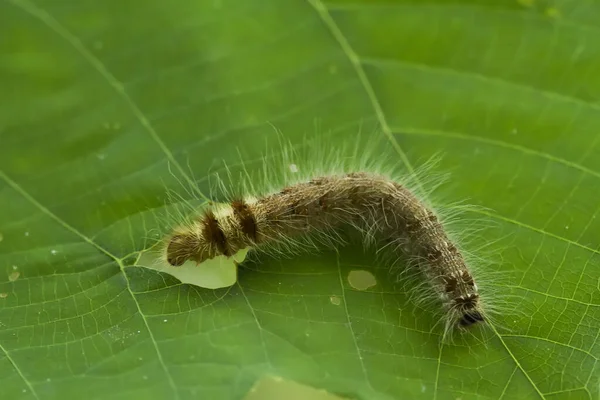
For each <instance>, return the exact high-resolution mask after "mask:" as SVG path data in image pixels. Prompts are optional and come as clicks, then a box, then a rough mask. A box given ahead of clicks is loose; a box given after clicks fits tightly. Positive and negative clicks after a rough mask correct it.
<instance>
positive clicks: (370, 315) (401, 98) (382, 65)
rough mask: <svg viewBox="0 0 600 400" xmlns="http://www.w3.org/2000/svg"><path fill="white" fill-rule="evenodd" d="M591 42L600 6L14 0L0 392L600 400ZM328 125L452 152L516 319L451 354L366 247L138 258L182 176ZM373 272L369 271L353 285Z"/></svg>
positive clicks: (596, 123) (1, 262)
mask: <svg viewBox="0 0 600 400" xmlns="http://www.w3.org/2000/svg"><path fill="white" fill-rule="evenodd" d="M599 35H600V3H599V2H598V1H595V0H590V1H580V0H577V1H575V0H572V1H569V0H563V1H557V2H545V1H541V0H531V1H525V0H521V1H509V0H480V1H477V0H471V1H468V0H464V1H442V0H438V1H432V0H428V1H409V0H405V1H391V0H390V1H383V0H382V1H366V0H365V1H358V0H345V1H337V0H335V1H334V0H331V1H328V2H325V3H323V2H321V1H319V0H311V1H299V0H298V1H286V2H283V1H278V0H270V1H263V0H260V1H259V0H256V1H238V0H229V1H226V0H213V1H208V0H206V1H195V2H192V1H184V0H174V1H171V2H164V1H158V0H148V1H144V2H141V1H135V0H128V1H117V0H105V1H101V2H99V1H80V2H74V1H67V0H62V1H52V2H50V1H41V0H37V1H30V0H2V2H1V3H0V38H1V39H0V87H1V88H2V90H1V93H2V96H3V98H4V101H3V105H2V108H1V109H0V209H1V210H2V212H1V213H0V238H1V240H0V267H1V268H2V269H3V271H4V275H2V277H0V346H1V349H0V376H1V377H2V384H1V385H0V394H1V397H2V398H7V399H9V398H10V399H16V398H19V399H60V398H71V397H81V396H83V395H85V396H86V397H88V398H114V399H120V398H123V399H125V398H127V399H129V398H132V397H133V398H145V399H160V398H175V399H190V398H207V399H240V398H242V397H243V396H244V395H245V393H246V392H248V390H249V389H250V388H251V387H252V385H253V384H254V383H255V382H256V381H257V380H258V379H260V378H261V377H263V376H265V375H266V374H271V375H278V376H282V377H284V378H286V379H291V380H295V381H297V382H301V383H303V384H308V385H311V386H314V387H318V388H324V389H326V390H329V391H331V392H334V393H338V394H343V395H348V396H359V397H361V398H365V399H367V398H368V399H396V398H411V399H420V398H423V399H430V398H437V399H456V398H463V399H475V398H481V399H501V398H506V399H521V398H523V399H526V398H546V399H598V398H599V397H600V389H599V387H600V365H599V363H598V359H599V357H600V342H599V340H598V338H599V335H600V333H599V332H600V255H599V253H600V251H599V250H598V249H599V246H598V242H599V238H600V218H599V217H598V215H599V214H600V208H599V206H598V187H600V186H599V180H600V172H599V171H600V157H597V156H596V153H597V152H598V150H599V146H600V112H599V111H600V103H599V100H600V74H599V73H598V71H600V42H599V41H598V39H597V38H598V37H599ZM315 121H318V125H319V128H318V129H319V130H321V131H330V132H332V138H334V139H332V140H334V141H333V142H332V143H331V145H332V147H335V146H337V145H341V144H342V143H344V142H348V141H350V142H352V141H353V140H355V138H356V135H357V132H358V130H359V128H360V127H365V126H370V125H369V124H373V125H378V126H380V128H381V129H380V131H378V133H377V135H378V136H380V138H379V139H383V140H385V141H387V142H388V145H389V147H390V149H393V151H394V152H395V153H396V154H397V157H398V162H399V163H403V164H404V165H405V166H406V167H407V168H410V167H411V166H414V165H417V164H418V162H419V161H420V160H423V159H427V158H428V157H430V156H431V155H432V154H434V153H436V152H442V153H443V154H444V159H443V162H442V165H441V166H440V167H441V168H442V169H447V170H449V171H451V172H452V185H451V188H450V189H447V191H446V193H445V195H446V196H447V197H448V199H449V200H452V201H457V200H463V199H469V201H470V202H472V203H474V204H477V205H482V206H484V207H488V209H489V210H490V211H486V212H480V213H479V214H477V215H476V216H475V218H481V219H483V218H488V219H491V220H493V221H495V223H496V228H495V229H494V230H492V231H490V233H489V234H488V233H487V232H488V231H486V235H489V236H484V237H483V239H484V241H487V242H489V243H491V245H490V246H491V247H493V250H494V251H496V253H497V254H500V255H501V263H500V265H499V266H498V267H497V269H496V272H497V274H496V275H495V276H496V278H494V279H490V281H489V282H484V283H486V284H488V285H489V286H491V287H492V288H494V289H496V290H495V292H497V299H496V298H492V299H491V301H498V302H499V304H503V305H504V304H506V306H505V313H504V314H503V315H501V316H500V318H499V323H500V324H502V325H504V326H505V327H506V328H508V329H509V330H510V331H509V330H506V329H504V330H503V329H500V326H498V329H497V330H496V331H495V332H494V331H492V332H491V336H488V337H487V342H486V344H485V345H484V344H483V343H482V342H477V341H473V340H472V341H470V342H469V343H468V344H462V345H460V344H457V345H444V346H443V347H440V346H439V339H440V338H439V335H438V334H437V333H436V331H433V333H432V332H430V330H431V328H432V326H433V325H434V324H435V320H434V317H433V316H431V315H429V314H428V313H426V312H423V311H422V310H420V309H418V308H417V307H416V306H415V305H414V303H412V302H411V300H410V299H409V297H408V295H407V294H406V293H403V292H402V291H401V290H400V289H399V287H398V286H397V285H395V284H394V283H393V280H392V279H390V278H389V271H388V269H386V268H384V267H383V266H380V267H377V266H376V265H373V264H374V259H373V258H372V257H371V258H370V257H368V256H367V257H357V256H356V255H354V254H353V253H352V251H351V250H340V254H339V257H337V256H336V255H335V254H334V253H324V254H322V255H306V256H302V257H299V258H295V259H292V260H285V261H274V260H271V261H266V262H264V263H260V264H252V265H249V266H247V269H246V270H245V271H244V273H243V274H242V275H240V279H239V284H238V285H235V286H233V287H231V288H229V289H219V290H214V291H213V290H208V289H200V288H197V287H193V286H189V285H183V284H181V283H179V282H178V281H177V280H175V279H173V278H172V277H170V276H168V275H162V274H159V273H157V272H154V271H150V270H147V269H143V268H138V267H135V266H134V265H135V262H136V259H137V257H138V255H139V252H140V251H142V250H144V249H146V248H147V247H148V243H149V240H148V239H149V238H152V237H153V236H152V235H154V234H156V231H155V230H154V228H156V227H157V226H158V225H157V219H160V215H161V213H162V212H163V211H164V204H165V200H166V199H168V197H167V194H166V191H165V188H168V189H172V190H177V188H181V186H182V183H183V185H184V186H185V185H187V184H189V183H190V182H192V181H196V180H197V181H198V182H199V183H198V185H199V186H198V187H199V190H200V191H201V192H202V194H203V195H208V194H209V192H210V185H209V182H208V180H207V179H206V175H207V174H208V172H209V171H210V170H214V169H218V168H222V166H223V161H225V162H227V163H228V164H235V163H236V162H239V158H238V153H237V150H238V149H242V150H243V152H244V154H246V155H248V156H249V157H250V158H249V159H258V157H259V156H260V155H261V152H262V151H263V149H264V147H263V144H264V141H263V139H264V138H265V137H268V136H269V135H270V136H273V137H274V133H273V129H272V128H271V127H270V126H269V125H268V123H271V124H273V125H275V126H276V127H277V128H278V129H280V130H281V131H282V132H284V134H285V135H286V137H288V138H291V139H292V140H293V141H296V142H298V141H300V140H301V138H302V137H303V136H304V135H306V134H307V133H309V134H310V133H311V132H313V133H314V131H315ZM259 164H260V163H259ZM190 171H193V175H194V176H192V174H191V173H190ZM359 260H360V262H359ZM357 269H361V270H362V269H364V270H368V271H370V272H371V273H373V275H374V276H375V278H376V282H377V285H375V286H374V287H370V288H368V289H367V290H365V291H360V290H356V289H353V288H352V286H351V285H350V284H349V283H348V279H347V278H348V275H349V273H350V272H351V271H353V270H357ZM508 276H510V279H504V278H506V277H508ZM507 282H508V283H507Z"/></svg>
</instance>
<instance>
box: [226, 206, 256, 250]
mask: <svg viewBox="0 0 600 400" xmlns="http://www.w3.org/2000/svg"><path fill="white" fill-rule="evenodd" d="M231 208H232V209H233V214H234V215H235V216H236V218H237V219H238V221H239V223H240V227H241V228H242V233H243V234H244V235H246V236H247V237H248V238H250V239H251V240H252V241H253V242H256V220H255V219H254V215H252V209H251V208H250V207H249V206H248V204H246V202H244V200H234V201H232V202H231Z"/></svg>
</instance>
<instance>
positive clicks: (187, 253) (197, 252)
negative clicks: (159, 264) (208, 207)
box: [166, 233, 202, 267]
mask: <svg viewBox="0 0 600 400" xmlns="http://www.w3.org/2000/svg"><path fill="white" fill-rule="evenodd" d="M201 253H202V251H201V240H200V238H198V237H197V236H196V235H194V234H190V233H177V234H175V235H173V236H172V237H171V238H170V239H169V241H168V243H167V248H166V258H167V262H168V263H169V265H172V266H174V267H179V266H181V265H183V264H184V263H185V262H186V261H188V260H196V261H198V259H202V257H201ZM198 262H199V261H198Z"/></svg>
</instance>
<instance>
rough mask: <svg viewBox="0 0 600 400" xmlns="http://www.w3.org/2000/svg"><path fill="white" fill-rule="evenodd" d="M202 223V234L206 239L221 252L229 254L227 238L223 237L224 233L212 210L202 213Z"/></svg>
mask: <svg viewBox="0 0 600 400" xmlns="http://www.w3.org/2000/svg"><path fill="white" fill-rule="evenodd" d="M202 224H203V225H204V230H203V234H204V237H205V238H206V240H207V241H208V242H209V243H211V244H212V245H214V246H215V247H216V248H217V250H218V251H219V252H220V253H221V254H223V255H225V256H230V255H231V254H229V246H227V238H226V237H225V234H224V233H223V230H222V229H221V226H220V225H219V221H218V220H217V218H216V217H215V214H214V213H213V212H212V211H207V212H206V213H205V214H204V218H203V219H202Z"/></svg>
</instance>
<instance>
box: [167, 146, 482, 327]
mask: <svg viewBox="0 0 600 400" xmlns="http://www.w3.org/2000/svg"><path fill="white" fill-rule="evenodd" d="M311 148H313V149H314V148H315V147H314V146H311ZM316 148H317V149H318V148H319V147H316ZM357 148H358V145H357ZM283 154H284V156H283V157H280V158H279V161H280V163H275V165H279V166H281V167H282V168H284V169H285V168H286V167H287V169H288V171H287V174H286V176H287V177H286V178H284V179H283V184H282V185H280V186H279V187H276V186H277V185H272V186H273V187H272V188H271V189H270V190H267V191H266V192H264V193H250V194H248V192H252V190H249V189H248V188H249V187H253V186H254V185H252V184H251V181H250V184H249V185H247V186H245V187H244V188H243V190H241V191H240V193H238V194H235V195H232V194H229V193H228V196H227V197H229V199H228V201H227V202H224V203H223V202H221V203H212V202H211V203H210V204H208V206H207V207H205V208H204V210H203V212H202V213H201V214H199V215H197V216H195V217H193V218H190V219H188V220H187V222H186V223H184V224H181V225H179V226H176V227H175V228H174V229H173V230H172V232H170V233H169V234H168V235H167V236H166V238H165V240H164V242H163V246H162V250H161V252H162V258H163V260H164V261H166V263H167V264H168V265H169V266H170V267H172V268H177V267H178V266H181V265H183V264H184V263H186V262H188V261H192V262H195V263H197V264H199V265H202V264H204V263H206V262H207V261H209V260H212V259H214V258H216V257H221V258H222V257H231V256H233V255H235V254H237V253H238V252H241V251H244V250H247V249H251V250H252V251H255V252H261V251H262V252H265V251H266V252H269V251H271V250H272V249H279V250H278V251H279V252H283V253H289V252H293V251H294V250H296V249H297V248H299V247H302V244H306V243H310V244H311V245H315V241H314V239H317V242H319V243H321V244H322V245H324V246H337V245H338V244H340V243H343V242H344V240H343V239H341V236H340V235H341V234H340V232H344V231H348V230H350V231H356V232H359V233H360V234H362V236H363V240H364V242H365V244H366V245H370V244H373V243H374V244H375V245H376V246H377V247H379V248H380V249H383V248H385V249H386V250H388V251H389V253H390V254H391V256H392V257H393V258H401V257H402V258H406V256H408V258H409V259H411V260H414V261H415V263H416V264H417V265H418V270H419V272H420V273H421V274H422V275H423V277H424V278H425V280H426V281H427V282H428V286H429V287H430V290H433V292H434V295H435V297H437V299H439V300H440V301H441V304H442V306H443V309H444V314H445V322H446V327H445V331H444V336H446V334H447V333H448V332H449V331H450V330H451V329H452V328H453V327H458V328H459V329H467V328H469V327H471V326H474V325H480V324H482V323H484V322H485V321H486V320H487V318H486V310H484V308H485V307H484V306H483V302H482V300H481V298H480V293H479V288H478V286H477V284H476V282H475V278H474V277H473V274H472V272H471V270H470V268H469V265H468V262H467V261H466V257H465V256H464V254H463V252H462V251H461V250H459V247H458V246H457V244H455V243H454V241H453V240H452V239H451V238H450V235H449V234H448V233H447V232H446V229H445V225H444V224H443V223H442V221H441V219H440V217H438V215H437V214H436V212H434V210H433V209H432V208H431V207H430V206H429V205H428V204H427V203H426V202H425V200H424V199H423V196H421V195H419V194H418V193H417V192H418V190H413V189H410V188H409V186H410V185H408V184H406V183H403V182H402V181H403V180H402V179H396V178H394V177H392V176H390V174H386V173H384V172H382V171H381V168H378V167H377V166H375V163H373V162H372V161H371V160H369V157H371V156H372V155H373V154H374V152H372V151H368V150H367V151H365V152H364V154H363V155H362V156H360V157H358V158H360V159H361V161H360V162H356V161H354V160H355V158H350V160H352V161H351V162H348V158H344V157H340V156H339V154H338V155H337V156H333V157H331V156H329V157H328V158H329V161H328V166H325V167H320V168H314V167H313V168H310V169H309V171H308V172H307V173H305V174H303V175H302V174H301V175H302V176H296V175H297V172H298V168H299V167H298V165H297V164H296V163H294V159H295V158H296V157H295V156H294V155H293V152H291V151H288V150H285V151H284V152H283ZM357 155H358V151H357V149H355V152H354V156H355V157H356V156H357ZM326 158H327V157H326ZM331 160H335V161H334V162H333V163H332V162H331ZM340 160H346V161H342V162H340ZM325 164H327V163H325ZM325 164H323V165H325ZM352 164H354V166H352ZM269 175H270V173H265V177H266V179H269ZM404 181H406V179H404ZM220 185H221V186H224V184H223V181H220ZM225 191H226V192H227V190H225ZM317 247H318V246H317ZM281 249H283V250H281Z"/></svg>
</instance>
